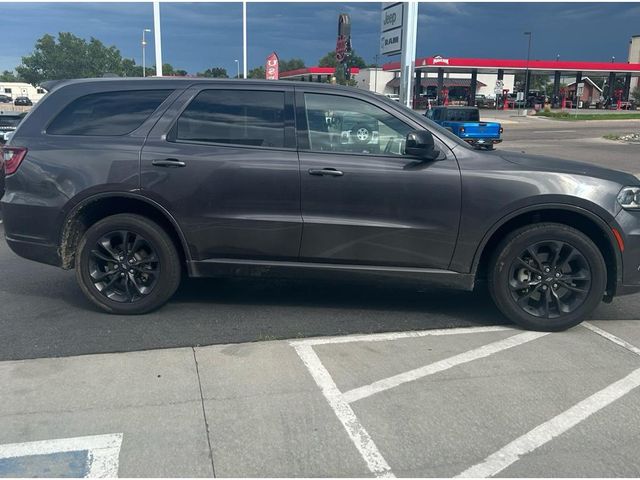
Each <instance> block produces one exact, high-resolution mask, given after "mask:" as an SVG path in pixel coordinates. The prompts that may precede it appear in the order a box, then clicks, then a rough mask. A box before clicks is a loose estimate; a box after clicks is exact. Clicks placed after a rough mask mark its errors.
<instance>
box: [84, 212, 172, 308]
mask: <svg viewBox="0 0 640 480" xmlns="http://www.w3.org/2000/svg"><path fill="white" fill-rule="evenodd" d="M125 246H126V247H125ZM127 251H128V252H129V254H127V253H126V252H127ZM75 258H76V262H75V270H76V280H77V281H78V284H79V286H80V289H81V290H82V292H83V293H84V294H85V296H86V297H87V298H88V299H89V300H91V301H92V302H93V303H95V304H96V305H97V306H98V307H100V308H101V309H102V310H104V311H106V312H109V313H113V314H120V315H137V314H142V313H148V312H150V311H152V310H155V309H157V308H159V307H160V306H162V305H164V304H165V303H166V302H167V301H168V300H169V299H170V298H171V296H172V295H173V294H174V293H175V291H176V289H177V288H178V285H179V284H180V276H181V265H180V257H179V255H178V252H177V250H176V247H175V245H174V243H173V241H172V240H171V238H170V237H169V235H168V234H167V232H165V231H164V230H163V229H162V227H160V226H159V225H158V224H156V223H155V222H152V221H151V220H149V219H147V218H145V217H142V216H140V215H133V214H126V213H125V214H118V215H113V216H110V217H107V218H104V219H103V220H100V221H99V222H97V223H95V224H94V225H92V226H91V227H90V228H89V229H88V230H87V231H86V233H85V234H84V235H83V237H82V239H81V240H80V242H79V244H78V247H77V249H76V257H75Z"/></svg>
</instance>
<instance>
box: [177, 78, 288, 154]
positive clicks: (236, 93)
mask: <svg viewBox="0 0 640 480" xmlns="http://www.w3.org/2000/svg"><path fill="white" fill-rule="evenodd" d="M284 127H285V113H284V92H274V91H251V90H204V91H202V92H200V93H199V94H198V96H196V98H195V99H194V100H193V101H192V102H191V103H190V104H189V106H188V107H187V108H186V109H185V110H184V112H183V113H182V115H180V118H178V122H177V123H176V126H175V135H172V136H173V137H174V138H175V139H176V140H181V141H193V142H207V143H221V144H230V145H244V146H252V147H271V148H283V147H284V146H285V128H284Z"/></svg>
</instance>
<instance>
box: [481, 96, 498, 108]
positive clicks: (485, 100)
mask: <svg viewBox="0 0 640 480" xmlns="http://www.w3.org/2000/svg"><path fill="white" fill-rule="evenodd" d="M476 107H478V108H496V99H495V98H490V97H487V96H486V95H476Z"/></svg>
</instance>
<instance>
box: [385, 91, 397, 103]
mask: <svg viewBox="0 0 640 480" xmlns="http://www.w3.org/2000/svg"><path fill="white" fill-rule="evenodd" d="M386 97H387V98H389V99H391V100H395V101H396V102H399V101H400V95H398V94H396V93H387V94H386Z"/></svg>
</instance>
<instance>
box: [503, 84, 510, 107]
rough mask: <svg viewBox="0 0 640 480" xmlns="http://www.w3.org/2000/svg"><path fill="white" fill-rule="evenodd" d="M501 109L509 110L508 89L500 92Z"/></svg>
mask: <svg viewBox="0 0 640 480" xmlns="http://www.w3.org/2000/svg"><path fill="white" fill-rule="evenodd" d="M502 109H503V110H509V89H508V88H504V89H503V90H502Z"/></svg>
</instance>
